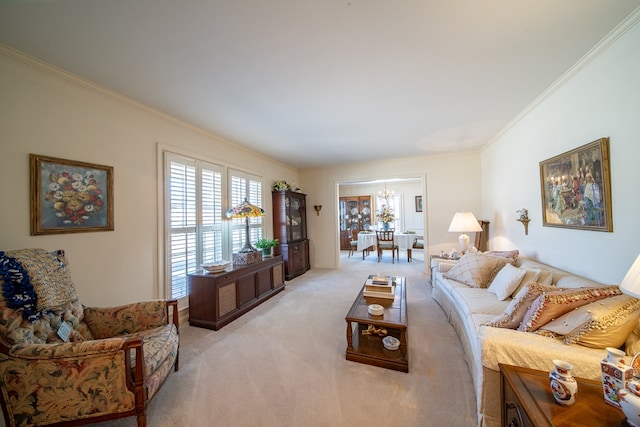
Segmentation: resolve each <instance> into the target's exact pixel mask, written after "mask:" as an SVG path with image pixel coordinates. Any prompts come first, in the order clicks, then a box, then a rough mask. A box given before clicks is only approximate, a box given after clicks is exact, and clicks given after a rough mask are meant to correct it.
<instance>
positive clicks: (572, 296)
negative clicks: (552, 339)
mask: <svg viewBox="0 0 640 427" xmlns="http://www.w3.org/2000/svg"><path fill="white" fill-rule="evenodd" d="M621 294H622V292H620V288H618V287H617V286H603V287H598V288H572V289H559V290H555V291H551V292H544V293H542V295H540V296H539V297H538V298H536V300H535V301H534V302H533V304H532V305H531V307H530V308H529V310H527V313H526V314H525V315H524V318H523V319H522V323H521V324H520V326H519V327H518V330H519V331H522V332H533V331H535V330H537V329H538V328H540V327H541V326H543V325H545V324H546V323H547V322H549V321H551V320H553V319H556V318H558V317H560V316H562V315H563V314H565V313H567V312H569V311H571V310H574V309H576V308H578V307H582V306H583V305H586V304H589V303H591V302H593V301H597V300H601V299H603V298H608V297H611V296H616V295H621Z"/></svg>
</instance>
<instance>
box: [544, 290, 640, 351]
mask: <svg viewBox="0 0 640 427" xmlns="http://www.w3.org/2000/svg"><path fill="white" fill-rule="evenodd" d="M639 317H640V300H638V299H636V298H633V297H630V296H628V295H617V296H614V297H609V298H605V299H602V300H600V301H595V302H592V303H589V304H586V305H583V306H582V307H579V308H577V309H575V310H571V311H570V312H568V313H566V314H564V315H563V316H560V317H558V318H557V319H555V320H552V321H550V322H549V323H547V324H546V325H544V326H542V327H541V328H540V329H539V330H540V331H542V332H543V333H545V332H547V333H549V332H550V333H553V334H556V335H561V336H563V337H564V342H565V344H572V343H578V344H581V345H584V346H586V347H594V348H605V347H616V348H617V347H620V346H621V345H622V344H623V343H624V342H625V340H626V339H627V337H628V336H629V334H630V333H631V332H632V331H633V328H634V327H635V326H636V324H637V323H638V318H639Z"/></svg>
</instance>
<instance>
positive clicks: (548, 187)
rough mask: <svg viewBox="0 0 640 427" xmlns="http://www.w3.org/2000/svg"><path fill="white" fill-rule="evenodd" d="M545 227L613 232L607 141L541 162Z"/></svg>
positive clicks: (598, 141) (603, 140) (602, 140)
mask: <svg viewBox="0 0 640 427" xmlns="http://www.w3.org/2000/svg"><path fill="white" fill-rule="evenodd" d="M540 190H541V191H540V192H541V194H542V213H543V214H542V215H543V225H544V226H545V227H563V228H578V229H582V230H593V231H613V222H612V214H611V175H610V169H609V138H600V139H598V140H596V141H593V142H590V143H588V144H585V145H583V146H581V147H578V148H576V149H574V150H571V151H567V152H566V153H562V154H560V155H558V156H555V157H552V158H550V159H548V160H544V161H542V162H540Z"/></svg>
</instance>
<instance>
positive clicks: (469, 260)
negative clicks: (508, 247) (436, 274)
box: [444, 253, 513, 288]
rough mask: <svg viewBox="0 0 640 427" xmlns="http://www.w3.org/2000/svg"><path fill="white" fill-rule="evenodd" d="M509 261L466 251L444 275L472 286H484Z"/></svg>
mask: <svg viewBox="0 0 640 427" xmlns="http://www.w3.org/2000/svg"><path fill="white" fill-rule="evenodd" d="M509 263H513V260H512V259H511V258H504V257H496V256H491V255H484V254H481V253H477V254H472V253H467V254H465V255H464V256H463V257H462V258H460V260H459V261H458V263H457V264H456V265H455V266H453V268H451V270H449V271H447V272H446V273H445V274H444V277H445V278H447V279H453V280H457V281H458V282H461V283H464V284H465V285H469V286H473V287H474V288H486V287H487V286H489V284H490V283H491V281H492V280H493V278H494V277H495V276H496V274H498V272H499V271H500V270H501V269H502V267H504V266H505V265H506V264H509Z"/></svg>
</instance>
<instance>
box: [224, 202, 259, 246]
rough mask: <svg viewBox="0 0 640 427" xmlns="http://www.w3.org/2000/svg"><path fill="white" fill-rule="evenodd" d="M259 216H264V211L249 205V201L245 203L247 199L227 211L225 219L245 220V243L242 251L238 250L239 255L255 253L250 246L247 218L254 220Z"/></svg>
mask: <svg viewBox="0 0 640 427" xmlns="http://www.w3.org/2000/svg"><path fill="white" fill-rule="evenodd" d="M260 216H264V209H262V208H260V207H258V206H256V205H252V204H251V203H249V201H247V199H244V201H243V202H242V203H240V204H239V205H237V206H234V207H232V208H231V209H229V210H228V211H227V218H230V219H233V218H244V219H245V224H246V230H245V237H246V239H245V242H244V246H243V247H242V249H240V253H249V252H256V251H257V249H256V248H254V247H253V246H251V241H250V240H249V218H256V217H260Z"/></svg>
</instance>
